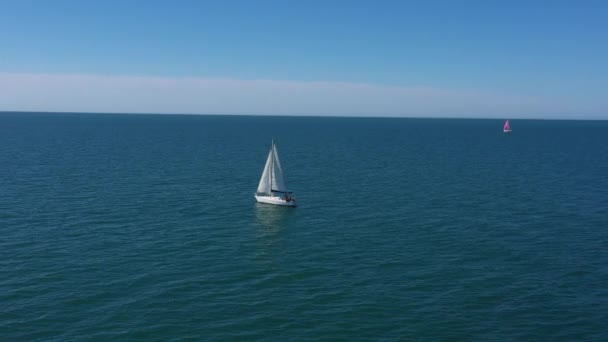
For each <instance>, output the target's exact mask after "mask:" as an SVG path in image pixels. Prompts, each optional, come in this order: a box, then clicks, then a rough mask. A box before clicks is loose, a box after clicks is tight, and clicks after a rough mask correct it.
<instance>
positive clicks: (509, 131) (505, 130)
mask: <svg viewBox="0 0 608 342" xmlns="http://www.w3.org/2000/svg"><path fill="white" fill-rule="evenodd" d="M502 131H503V132H504V133H511V130H510V129H503V130H502Z"/></svg>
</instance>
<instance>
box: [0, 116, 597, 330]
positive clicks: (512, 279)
mask: <svg viewBox="0 0 608 342" xmlns="http://www.w3.org/2000/svg"><path fill="white" fill-rule="evenodd" d="M502 124H503V122H502V121H500V120H438V119H437V120H424V119H363V118H298V117H216V116H171V115H156V116H155V115H92V114H89V115H85V114H82V115H77V114H18V113H4V114H1V115H0V146H1V147H0V339H1V340H3V341H65V340H110V339H118V340H141V341H149V340H172V341H181V340H242V339H246V340H252V339H253V340H255V339H269V340H279V341H287V340H309V339H312V340H317V339H326V340H330V339H338V340H378V339H380V340H402V339H404V340H439V339H446V340H462V341H469V340H484V341H487V340H500V341H502V340H571V341H580V340H608V330H607V329H606V322H608V253H607V251H606V249H607V247H608V133H607V132H608V122H600V121H595V122H594V121H523V120H519V121H517V120H516V121H512V128H513V133H512V134H511V135H504V134H503V133H502V131H501V129H502ZM272 137H274V138H275V139H276V140H277V141H278V147H279V152H280V154H281V159H282V164H283V167H284V169H285V172H286V179H287V185H288V187H290V188H291V189H292V190H293V191H295V195H296V197H297V198H298V202H299V207H298V208H296V209H289V208H279V207H272V206H266V205H259V204H256V203H255V202H254V198H253V193H254V191H255V189H256V187H257V183H258V180H259V177H260V175H261V172H262V168H263V165H264V162H265V159H266V156H267V153H268V149H269V147H270V141H271V138H272Z"/></svg>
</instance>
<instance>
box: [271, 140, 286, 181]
mask: <svg viewBox="0 0 608 342" xmlns="http://www.w3.org/2000/svg"><path fill="white" fill-rule="evenodd" d="M272 152H273V157H274V159H273V163H272V165H273V168H272V191H278V192H287V187H286V186H285V179H284V178H283V168H282V167H281V160H280V159H279V152H278V151H277V145H275V144H274V143H273V144H272Z"/></svg>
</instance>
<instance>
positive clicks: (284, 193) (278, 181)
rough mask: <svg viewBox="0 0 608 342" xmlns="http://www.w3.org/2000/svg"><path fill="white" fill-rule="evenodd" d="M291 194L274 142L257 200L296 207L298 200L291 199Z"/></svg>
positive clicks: (256, 195) (256, 194) (257, 192)
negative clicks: (286, 184)
mask: <svg viewBox="0 0 608 342" xmlns="http://www.w3.org/2000/svg"><path fill="white" fill-rule="evenodd" d="M291 194H292V192H291V191H288V190H287V187H286V186H285V177H284V176H283V168H282V167H281V161H280V160H279V152H278V151H277V146H276V145H275V143H274V140H273V141H272V146H271V147H270V152H269V153H268V158H267V159H266V165H265V166H264V171H263V172H262V178H260V184H259V185H258V190H257V191H256V193H255V199H256V201H258V202H260V203H267V204H274V205H283V206H289V207H295V206H296V199H295V198H293V197H291Z"/></svg>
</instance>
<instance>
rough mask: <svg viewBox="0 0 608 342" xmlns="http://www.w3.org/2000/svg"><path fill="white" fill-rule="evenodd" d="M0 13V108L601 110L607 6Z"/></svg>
mask: <svg viewBox="0 0 608 342" xmlns="http://www.w3.org/2000/svg"><path fill="white" fill-rule="evenodd" d="M0 8H2V10H1V11H0V110H57V111H61V110H69V111H111V112H125V111H129V112H170V113H178V112H184V113H210V114H214V113H218V114H298V115H307V114H308V115H370V116H373V115H383V116H385V115H386V116H471V117H480V116H481V117H507V116H509V117H557V118H562V117H563V118H608V97H607V96H606V95H605V94H606V89H608V62H607V61H608V2H604V1H493V0H489V1H464V0H463V1H417V2H414V1H411V2H410V1H346V0H344V1H338V0H336V1H298V2H296V1H211V2H207V1H88V0H83V1H60V0H55V1H1V0H0ZM214 82H215V83H214ZM161 84H162V85H161ZM159 87H160V89H159ZM83 89H84V90H83ZM86 89H88V92H85V90H86ZM112 89H114V92H113V91H110V90H112ZM75 91H76V93H77V94H79V97H78V98H75V97H74V94H75ZM78 91H80V92H85V93H78ZM124 92H129V93H130V94H131V95H133V97H132V98H129V97H128V96H125V95H124V94H123V93H124ZM185 94H189V95H188V96H186V95H185ZM220 100H222V101H226V102H225V105H224V106H223V105H222V102H221V101H220ZM108 102H112V105H108Z"/></svg>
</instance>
